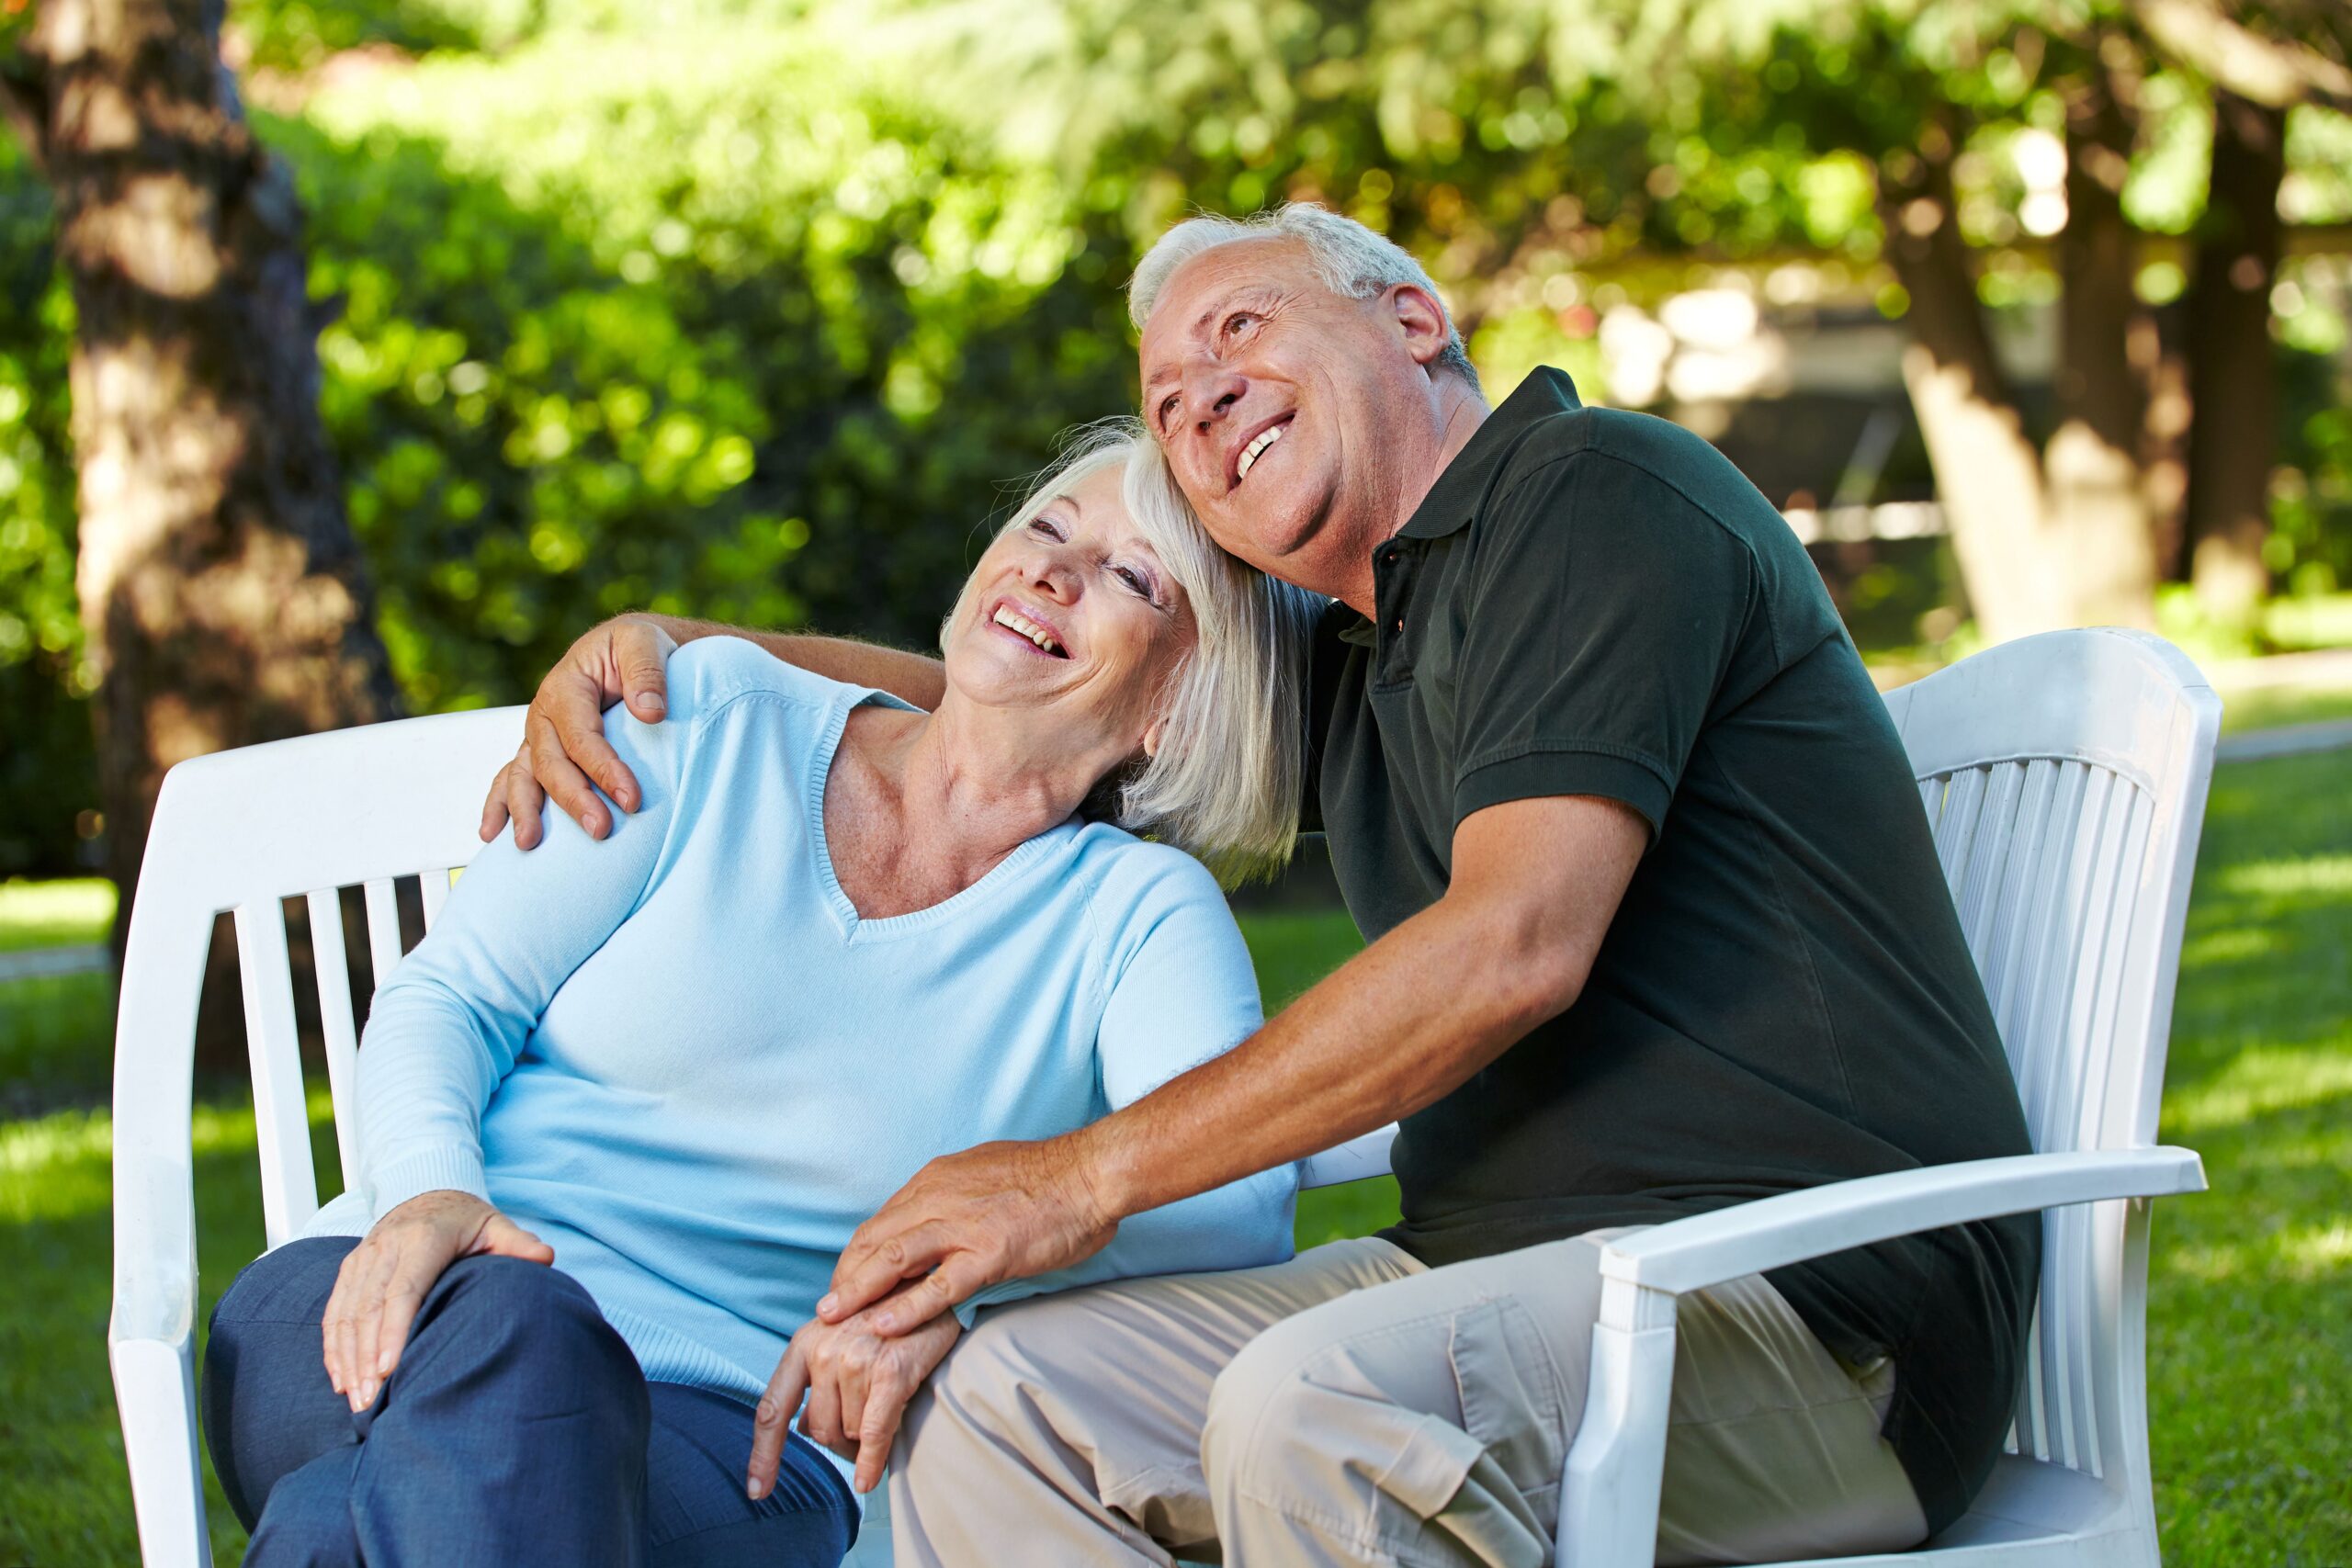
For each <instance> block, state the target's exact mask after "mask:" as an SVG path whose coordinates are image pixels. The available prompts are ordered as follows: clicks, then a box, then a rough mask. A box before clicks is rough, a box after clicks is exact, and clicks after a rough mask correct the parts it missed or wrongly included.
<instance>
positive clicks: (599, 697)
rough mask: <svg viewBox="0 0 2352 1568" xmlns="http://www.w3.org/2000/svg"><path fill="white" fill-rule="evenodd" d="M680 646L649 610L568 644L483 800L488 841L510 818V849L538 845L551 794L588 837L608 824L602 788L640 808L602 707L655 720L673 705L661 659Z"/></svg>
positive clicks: (623, 804)
mask: <svg viewBox="0 0 2352 1568" xmlns="http://www.w3.org/2000/svg"><path fill="white" fill-rule="evenodd" d="M677 647H678V643H677V639H676V638H675V637H672V636H671V635H670V633H669V631H668V630H667V629H666V628H664V627H663V626H662V624H661V623H660V622H658V621H656V620H654V619H652V618H651V617H650V616H645V615H616V616H615V617H614V618H613V619H611V620H609V621H606V622H605V623H604V624H603V625H602V626H597V627H596V628H595V629H594V630H593V631H591V632H589V633H588V634H587V635H586V636H585V637H582V638H581V639H580V640H579V641H577V642H575V643H573V644H572V645H571V649H570V651H568V652H567V653H565V654H564V656H563V657H562V658H561V659H560V660H557V661H556V665H555V668H554V669H552V670H550V671H548V672H547V676H546V678H545V679H543V680H542V681H540V682H539V690H538V693H537V695H535V696H534V697H532V699H531V711H530V716H529V717H527V718H526V719H525V721H524V724H523V744H522V746H521V748H520V749H519V750H516V751H515V760H514V761H511V762H509V763H507V764H506V765H505V766H504V767H503V768H501V769H499V770H498V773H497V775H496V776H495V777H493V778H492V780H491V781H490V795H489V796H488V797H487V798H486V799H484V800H483V802H482V807H481V836H482V840H483V841H484V842H488V841H489V840H492V839H495V838H496V837H498V830H499V829H501V828H503V827H505V826H506V825H507V824H508V822H509V821H512V822H513V824H514V827H515V845H516V847H518V848H520V849H526V850H527V849H530V848H532V847H534V846H535V845H537V843H538V841H539V832H540V829H539V809H540V807H542V806H543V805H545V804H546V802H547V800H548V797H549V796H550V795H552V796H553V797H554V799H555V803H556V805H557V806H558V807H561V808H562V810H563V811H564V813H565V814H566V815H568V816H569V817H571V818H572V820H574V821H576V822H578V823H579V824H580V826H581V827H582V828H583V829H586V830H587V833H588V836H589V837H590V838H592V839H601V838H603V837H604V836H605V834H606V833H609V832H611V831H612V827H613V822H612V813H611V812H610V811H609V810H608V809H607V808H606V807H605V802H604V801H603V800H602V799H601V798H599V797H598V795H597V794H596V789H597V788H598V787H601V788H602V789H603V790H604V792H605V795H610V796H611V797H612V799H613V803H614V804H615V805H616V806H618V807H620V808H621V809H622V810H624V811H634V810H636V809H637V807H638V804H639V800H640V799H641V798H642V796H641V795H639V791H638V787H637V778H636V776H635V775H634V774H632V773H630V772H629V771H628V766H627V765H626V764H624V763H623V762H622V761H621V759H620V754H619V753H618V752H616V751H615V750H613V748H612V744H611V742H609V741H607V740H606V739H605V709H606V708H608V707H610V706H612V705H613V704H615V703H616V702H626V703H628V710H629V712H631V713H633V714H635V715H636V716H638V717H639V718H640V719H643V720H644V721H645V722H646V723H648V724H658V723H660V722H661V720H662V716H663V715H664V714H666V713H667V712H668V711H669V688H668V683H667V682H666V680H665V679H664V675H663V667H664V665H665V664H666V663H667V661H668V660H669V657H670V655H671V654H672V653H673V652H675V651H677Z"/></svg>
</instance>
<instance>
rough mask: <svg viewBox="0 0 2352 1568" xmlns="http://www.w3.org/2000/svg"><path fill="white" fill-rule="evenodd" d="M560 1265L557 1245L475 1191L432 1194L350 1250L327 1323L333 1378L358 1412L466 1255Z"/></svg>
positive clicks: (329, 1301) (323, 1323) (423, 1195)
mask: <svg viewBox="0 0 2352 1568" xmlns="http://www.w3.org/2000/svg"><path fill="white" fill-rule="evenodd" d="M477 1253H490V1254H493V1255H495V1256H497V1257H500V1258H524V1259H526V1260H527V1261H529V1262H532V1263H553V1262H554V1261H555V1248H553V1247H549V1246H548V1244H547V1243H546V1242H543V1241H541V1240H540V1239H539V1238H538V1237H537V1236H535V1235H532V1234H531V1233H530V1232H529V1231H526V1230H525V1229H523V1227H522V1226H520V1225H518V1224H515V1222H514V1221H512V1220H510V1219H508V1218H507V1217H506V1216H505V1215H503V1214H502V1213H499V1212H498V1211H497V1210H495V1209H493V1208H492V1207H491V1206H490V1205H489V1204H487V1203H485V1202H483V1201H481V1199H479V1198H477V1197H475V1196H474V1195H473V1194H472V1193H470V1192H449V1191H442V1192H424V1193H420V1194H418V1195H417V1196H416V1197H413V1198H412V1199H410V1200H409V1201H407V1202H405V1203H402V1204H401V1206H400V1207H399V1208H397V1209H394V1210H393V1211H392V1212H391V1213H389V1214H386V1215H385V1216H384V1217H383V1218H382V1219H380V1220H378V1221H377V1222H376V1224H375V1227H374V1228H373V1229H371V1230H370V1231H368V1236H367V1239H366V1240H364V1241H362V1242H361V1243H360V1244H359V1245H358V1246H357V1247H353V1248H352V1249H351V1251H350V1252H349V1253H347V1254H346V1255H345V1258H344V1260H343V1268H342V1269H341V1270H340V1271H339V1272H338V1273H337V1274H336V1275H335V1281H334V1294H332V1295H330V1296H329V1297H327V1310H326V1314H325V1316H324V1318H323V1319H322V1321H321V1322H320V1325H319V1328H320V1334H321V1337H322V1339H323V1340H324V1343H325V1351H326V1364H327V1379H328V1381H329V1382H332V1383H334V1391H335V1392H336V1393H339V1394H341V1395H343V1396H344V1398H345V1399H346V1400H348V1401H349V1402H350V1404H351V1409H352V1413H353V1414H354V1415H356V1414H357V1413H358V1412H360V1411H362V1410H365V1409H367V1408H368V1406H369V1405H370V1404H374V1403H375V1402H376V1391H377V1390H378V1389H379V1388H380V1387H382V1386H383V1383H384V1380H385V1379H386V1378H389V1377H390V1376H391V1375H392V1369H393V1368H394V1367H396V1366H398V1365H399V1364H400V1359H401V1350H402V1349H403V1348H405V1347H406V1346H407V1344H408V1330H409V1325H410V1324H412V1323H413V1322H414V1321H415V1320H416V1309H417V1308H418V1307H420V1306H423V1305H424V1295H425V1292H427V1291H430V1290H431V1289H433V1284H434V1281H435V1280H438V1279H440V1278H441V1276H442V1275H443V1274H444V1273H446V1272H447V1271H448V1268H449V1265H450V1264H452V1263H455V1262H456V1261H457V1260H458V1258H470V1257H473V1256H474V1255H475V1254H477Z"/></svg>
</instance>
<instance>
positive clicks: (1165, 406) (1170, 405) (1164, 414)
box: [1159, 392, 1176, 430]
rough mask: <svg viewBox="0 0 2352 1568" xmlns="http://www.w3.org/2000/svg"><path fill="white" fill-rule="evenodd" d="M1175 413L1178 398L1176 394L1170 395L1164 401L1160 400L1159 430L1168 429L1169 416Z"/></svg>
mask: <svg viewBox="0 0 2352 1568" xmlns="http://www.w3.org/2000/svg"><path fill="white" fill-rule="evenodd" d="M1174 412H1176V397H1175V394H1174V393H1172V392H1171V393H1170V394H1169V395H1168V396H1167V397H1164V398H1162V399H1160V400H1159V428H1160V429H1162V430H1166V429H1167V428H1168V416H1169V415H1170V414H1172V413H1174Z"/></svg>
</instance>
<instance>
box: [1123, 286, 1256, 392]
mask: <svg viewBox="0 0 2352 1568" xmlns="http://www.w3.org/2000/svg"><path fill="white" fill-rule="evenodd" d="M1246 292H1247V291H1246V290H1240V289H1227V291H1226V292H1225V293H1223V294H1220V295H1218V296H1217V297H1216V299H1213V300H1211V301H1210V302H1209V306H1208V309H1206V310H1203V311H1202V312H1201V313H1200V314H1199V315H1197V316H1195V317H1193V335H1194V336H1195V337H1197V336H1199V335H1200V334H1201V333H1204V332H1205V331H1207V330H1208V326H1209V323H1210V322H1212V321H1216V318H1217V315H1218V313H1219V312H1220V311H1224V310H1231V309H1232V308H1233V305H1234V302H1235V301H1236V300H1237V299H1240V298H1242V296H1243V295H1244V294H1245V293H1246ZM1181 375H1182V371H1180V370H1178V369H1177V368H1176V367H1173V366H1168V365H1163V366H1161V367H1159V369H1157V370H1155V371H1153V372H1152V373H1151V374H1150V375H1149V376H1148V377H1146V378H1144V383H1143V389H1144V390H1145V391H1147V392H1148V391H1150V390H1151V389H1153V388H1154V387H1157V386H1159V384H1160V383H1161V382H1162V381H1172V380H1175V379H1177V378H1179V377H1180V376H1181Z"/></svg>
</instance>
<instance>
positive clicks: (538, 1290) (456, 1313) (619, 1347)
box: [413, 1255, 637, 1372]
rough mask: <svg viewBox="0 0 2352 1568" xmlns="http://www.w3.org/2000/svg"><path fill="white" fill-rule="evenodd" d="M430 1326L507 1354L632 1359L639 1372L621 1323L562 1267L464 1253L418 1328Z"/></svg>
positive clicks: (431, 1297) (439, 1284)
mask: <svg viewBox="0 0 2352 1568" xmlns="http://www.w3.org/2000/svg"><path fill="white" fill-rule="evenodd" d="M428 1325H433V1326H435V1327H437V1328H439V1329H441V1330H442V1331H443V1332H455V1333H457V1334H458V1335H459V1336H460V1337H463V1338H464V1339H465V1340H466V1341H467V1342H468V1343H469V1344H478V1345H482V1346H485V1347H488V1346H495V1347H496V1348H498V1349H499V1351H500V1352H501V1353H502V1354H505V1355H513V1356H521V1357H526V1358H531V1357H541V1356H548V1357H560V1358H562V1359H577V1358H579V1357H580V1356H582V1355H583V1354H584V1355H587V1356H590V1357H592V1358H598V1359H613V1358H616V1357H617V1358H618V1359H622V1360H625V1361H627V1363H628V1370H629V1371H631V1372H635V1371H636V1370H637V1362H636V1358H635V1357H634V1356H632V1355H630V1353H629V1349H628V1345H627V1343H626V1342H624V1341H623V1340H622V1338H621V1337H620V1335H619V1333H618V1332H617V1331H616V1330H615V1329H614V1327H613V1325H611V1324H609V1323H607V1322H605V1314H603V1313H602V1312H601V1311H599V1310H598V1309H597V1306H596V1303H595V1299H594V1297H592V1296H590V1295H589V1293H588V1292H587V1289H586V1288H585V1287H584V1286H582V1284H581V1283H580V1281H579V1280H575V1279H573V1278H572V1277H571V1275H569V1274H567V1273H565V1272H563V1271H562V1270H561V1269H556V1268H552V1267H550V1266H548V1264H545V1263H534V1262H531V1261H530V1260H529V1259H527V1258H498V1257H492V1256H487V1255H484V1256H479V1257H473V1258H458V1260H457V1261H456V1262H455V1263H452V1264H451V1265H450V1266H449V1268H448V1269H447V1272H445V1273H444V1274H443V1275H442V1276H441V1278H440V1280H438V1281H436V1282H435V1285H434V1287H433V1289H432V1290H431V1291H430V1292H426V1295H425V1299H424V1306H423V1308H422V1309H421V1310H420V1311H419V1312H418V1314H417V1321H416V1326H415V1329H414V1331H413V1332H414V1333H415V1334H417V1335H420V1336H421V1335H422V1334H423V1333H424V1331H425V1330H426V1328H427V1326H428Z"/></svg>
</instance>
